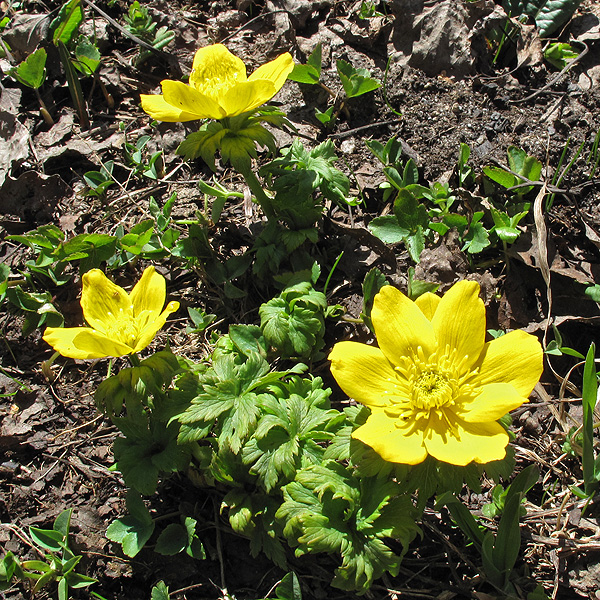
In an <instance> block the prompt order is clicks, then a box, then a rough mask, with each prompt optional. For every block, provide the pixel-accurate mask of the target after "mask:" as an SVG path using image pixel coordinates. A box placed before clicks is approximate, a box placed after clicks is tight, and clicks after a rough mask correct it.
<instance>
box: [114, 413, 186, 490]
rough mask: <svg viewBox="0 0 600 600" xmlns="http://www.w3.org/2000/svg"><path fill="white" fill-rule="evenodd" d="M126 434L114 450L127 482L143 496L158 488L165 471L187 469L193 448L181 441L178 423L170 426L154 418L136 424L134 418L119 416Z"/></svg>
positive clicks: (118, 440) (122, 429)
mask: <svg viewBox="0 0 600 600" xmlns="http://www.w3.org/2000/svg"><path fill="white" fill-rule="evenodd" d="M115 424H116V425H117V427H119V429H121V431H122V432H123V433H124V434H125V435H126V437H118V438H117V439H116V440H115V443H114V453H115V458H116V460H117V466H118V469H119V470H120V471H121V473H122V474H123V479H125V483H126V484H127V485H128V486H130V487H132V488H134V489H135V490H137V491H138V492H140V493H141V494H143V495H150V494H153V493H154V492H155V491H156V486H157V484H158V476H159V474H160V473H161V472H164V473H170V472H175V471H182V470H184V469H185V468H186V467H187V465H188V464H189V460H190V449H189V447H187V446H181V445H178V444H177V432H178V427H177V423H171V424H170V425H167V424H166V423H165V422H164V421H160V420H154V419H152V417H150V418H149V419H148V421H146V423H145V424H144V419H139V420H138V421H137V422H135V423H133V422H132V420H131V419H130V418H115Z"/></svg>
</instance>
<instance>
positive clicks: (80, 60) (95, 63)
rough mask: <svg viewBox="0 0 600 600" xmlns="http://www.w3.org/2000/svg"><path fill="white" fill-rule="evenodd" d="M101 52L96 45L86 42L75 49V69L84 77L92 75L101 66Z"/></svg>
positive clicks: (80, 43)
mask: <svg viewBox="0 0 600 600" xmlns="http://www.w3.org/2000/svg"><path fill="white" fill-rule="evenodd" d="M100 60H101V57H100V51H99V50H98V48H97V46H96V45H95V44H92V43H91V42H89V41H87V40H85V41H82V42H79V44H77V47H76V48H75V61H74V62H73V64H74V65H75V68H76V69H78V70H79V71H81V72H82V73H83V74H84V75H92V74H93V73H95V72H96V70H97V69H98V67H99V66H100Z"/></svg>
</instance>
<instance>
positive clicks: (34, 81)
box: [8, 48, 54, 125]
mask: <svg viewBox="0 0 600 600" xmlns="http://www.w3.org/2000/svg"><path fill="white" fill-rule="evenodd" d="M46 58H47V54H46V50H44V48H38V49H37V50H36V51H35V52H33V53H32V54H30V55H29V56H28V57H27V58H26V59H25V60H24V61H23V62H22V63H21V64H19V65H18V66H16V67H13V68H12V69H10V70H9V71H8V74H9V75H10V76H11V77H13V78H14V79H16V80H17V81H18V82H19V83H21V84H23V85H25V86H27V87H30V88H31V89H32V90H33V91H34V92H35V95H36V96H37V99H38V102H39V104H40V114H41V115H42V117H43V119H44V121H45V122H46V124H47V125H54V119H53V118H52V116H51V115H50V113H49V112H48V109H47V108H46V105H45V104H44V101H43V100H42V96H41V95H40V88H41V87H42V85H43V83H44V81H45V80H46Z"/></svg>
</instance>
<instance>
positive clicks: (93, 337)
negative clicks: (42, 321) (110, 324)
mask: <svg viewBox="0 0 600 600" xmlns="http://www.w3.org/2000/svg"><path fill="white" fill-rule="evenodd" d="M43 339H44V341H46V342H47V343H48V344H50V345H51V346H52V347H53V348H54V349H55V350H56V351H57V352H59V353H60V354H62V355H63V356H66V357H68V358H78V359H81V360H85V359H89V358H105V357H107V356H115V357H117V356H125V355H126V354H131V353H132V352H133V348H130V347H129V346H126V345H125V344H121V343H119V342H117V341H115V340H111V339H109V338H107V337H106V336H105V335H103V334H102V333H100V332H98V331H95V330H94V329H91V328H89V327H47V328H46V331H45V332H44V338H43Z"/></svg>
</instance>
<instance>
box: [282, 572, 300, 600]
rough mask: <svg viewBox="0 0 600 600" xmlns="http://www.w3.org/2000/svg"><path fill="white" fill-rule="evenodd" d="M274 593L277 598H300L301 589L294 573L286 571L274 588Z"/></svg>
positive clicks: (285, 599)
mask: <svg viewBox="0 0 600 600" xmlns="http://www.w3.org/2000/svg"><path fill="white" fill-rule="evenodd" d="M275 594H276V595H277V599H278V600H302V590H301V588H300V581H299V580H298V576H297V575H296V573H294V572H291V573H286V574H285V575H284V577H283V579H282V580H281V583H280V584H279V585H278V586H277V587H276V588H275Z"/></svg>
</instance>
